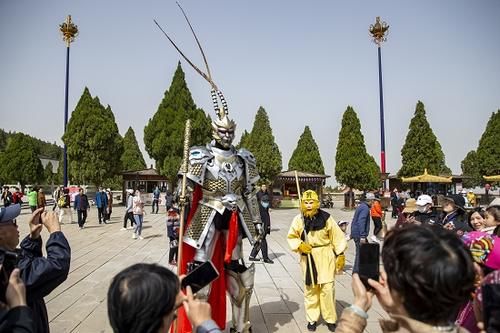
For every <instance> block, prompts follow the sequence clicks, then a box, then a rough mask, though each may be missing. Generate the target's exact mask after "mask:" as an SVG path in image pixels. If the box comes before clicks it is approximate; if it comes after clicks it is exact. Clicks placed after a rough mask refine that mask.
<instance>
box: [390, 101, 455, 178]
mask: <svg viewBox="0 0 500 333" xmlns="http://www.w3.org/2000/svg"><path fill="white" fill-rule="evenodd" d="M409 129H410V130H409V131H408V134H407V135H406V141H405V144H404V145H403V148H402V149H401V158H402V165H401V169H399V171H398V177H411V176H416V175H420V174H422V173H424V169H427V171H428V172H429V173H430V174H434V175H450V174H451V170H450V169H449V168H448V167H447V166H446V164H445V158H444V153H443V151H442V149H441V145H440V144H439V142H438V140H437V138H436V136H435V135H434V132H433V131H432V129H431V127H430V125H429V122H428V121H427V117H426V115H425V108H424V103H422V102H421V101H418V103H417V106H416V108H415V115H414V116H413V118H412V119H411V121H410V126H409Z"/></svg>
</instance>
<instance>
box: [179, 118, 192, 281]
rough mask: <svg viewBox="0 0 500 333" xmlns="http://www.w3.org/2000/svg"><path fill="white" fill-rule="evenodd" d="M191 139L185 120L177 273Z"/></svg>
mask: <svg viewBox="0 0 500 333" xmlns="http://www.w3.org/2000/svg"><path fill="white" fill-rule="evenodd" d="M190 137H191V120H190V119H188V120H186V128H185V130H184V152H183V154H182V166H181V171H182V185H181V195H180V198H179V203H180V205H181V210H180V216H179V247H178V248H177V262H178V263H179V264H178V265H177V273H179V269H180V263H181V262H182V238H183V237H184V222H185V221H184V213H185V211H186V181H187V173H188V157H189V141H190Z"/></svg>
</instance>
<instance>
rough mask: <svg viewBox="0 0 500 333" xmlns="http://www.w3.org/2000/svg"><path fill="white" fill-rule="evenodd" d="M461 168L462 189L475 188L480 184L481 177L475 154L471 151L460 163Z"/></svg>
mask: <svg viewBox="0 0 500 333" xmlns="http://www.w3.org/2000/svg"><path fill="white" fill-rule="evenodd" d="M460 166H461V168H462V175H463V176H464V179H463V186H464V187H475V186H477V185H480V184H481V181H482V177H481V172H480V171H479V160H478V159H477V153H476V151H474V150H471V151H470V152H469V153H468V154H467V156H465V158H464V159H463V161H462V163H460Z"/></svg>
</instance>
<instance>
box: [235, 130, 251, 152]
mask: <svg viewBox="0 0 500 333" xmlns="http://www.w3.org/2000/svg"><path fill="white" fill-rule="evenodd" d="M249 139H250V133H248V132H247V130H244V131H243V134H241V138H240V142H239V143H238V144H237V145H236V148H237V149H240V148H246V147H247V146H248V140H249Z"/></svg>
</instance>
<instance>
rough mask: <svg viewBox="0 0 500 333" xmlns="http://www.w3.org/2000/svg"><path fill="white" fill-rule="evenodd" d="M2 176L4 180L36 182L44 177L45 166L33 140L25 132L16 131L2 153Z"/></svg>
mask: <svg viewBox="0 0 500 333" xmlns="http://www.w3.org/2000/svg"><path fill="white" fill-rule="evenodd" d="M0 174H1V175H2V176H1V177H0V178H1V179H2V180H3V181H4V182H10V183H15V182H19V183H20V184H21V187H22V188H24V185H26V184H35V183H37V182H39V181H41V180H42V179H43V166H42V163H41V162H40V159H39V158H38V153H37V151H36V148H35V146H34V144H33V140H32V139H31V138H30V137H29V136H28V135H25V134H22V133H14V134H12V135H11V136H10V137H9V139H8V142H7V146H6V147H5V150H4V151H3V152H2V153H1V154H0Z"/></svg>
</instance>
